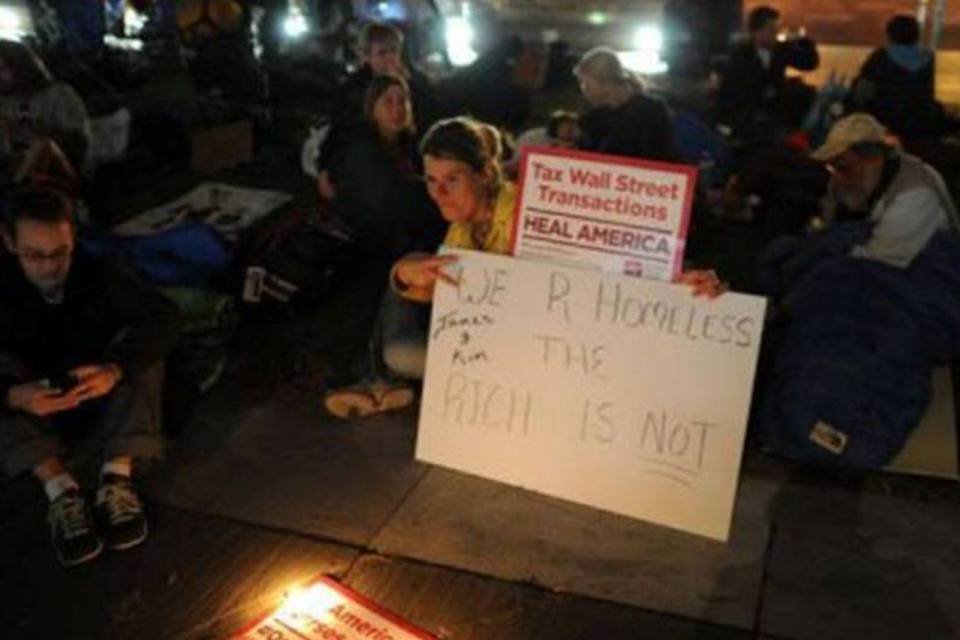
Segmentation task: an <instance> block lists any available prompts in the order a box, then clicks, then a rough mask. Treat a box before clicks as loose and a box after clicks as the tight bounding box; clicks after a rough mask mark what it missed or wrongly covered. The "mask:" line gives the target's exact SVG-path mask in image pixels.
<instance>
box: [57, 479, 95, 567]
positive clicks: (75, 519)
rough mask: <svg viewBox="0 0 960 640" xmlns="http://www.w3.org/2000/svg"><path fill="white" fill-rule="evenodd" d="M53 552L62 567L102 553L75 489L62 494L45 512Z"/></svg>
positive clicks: (87, 510)
mask: <svg viewBox="0 0 960 640" xmlns="http://www.w3.org/2000/svg"><path fill="white" fill-rule="evenodd" d="M47 522H48V523H49V524H50V541H51V542H52V543H53V551H54V553H55V554H56V556H57V560H59V561H60V564H62V565H63V566H65V567H72V566H73V565H76V564H81V563H83V562H87V561H89V560H93V559H94V558H96V557H97V556H98V555H100V552H101V551H103V543H101V542H100V538H98V537H97V534H96V531H94V526H93V518H92V517H91V516H90V510H89V509H88V508H87V502H86V500H84V499H83V496H81V495H80V492H78V491H77V490H76V489H71V490H70V491H66V492H64V493H63V494H62V495H61V496H60V497H59V498H57V499H56V500H54V501H53V502H51V503H50V506H49V507H48V509H47Z"/></svg>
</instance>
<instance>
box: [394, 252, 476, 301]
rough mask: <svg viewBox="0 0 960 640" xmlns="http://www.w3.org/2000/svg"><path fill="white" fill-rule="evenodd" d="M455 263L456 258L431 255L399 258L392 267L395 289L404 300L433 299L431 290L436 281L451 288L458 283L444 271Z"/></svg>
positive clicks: (411, 255)
mask: <svg viewBox="0 0 960 640" xmlns="http://www.w3.org/2000/svg"><path fill="white" fill-rule="evenodd" d="M456 261H457V256H453V255H446V256H435V255H431V254H409V255H406V256H404V257H402V258H400V259H399V260H398V261H397V263H396V264H395V265H394V267H393V278H394V280H395V281H396V285H397V286H396V288H397V289H398V291H399V293H400V294H401V295H403V296H404V297H406V298H410V299H413V300H420V301H429V300H430V299H431V298H432V297H433V288H434V286H435V285H436V283H437V280H441V281H443V282H446V283H448V284H452V285H453V286H458V285H459V284H460V283H459V281H458V280H457V279H456V278H454V277H453V276H451V275H450V274H449V273H447V272H445V271H444V267H447V266H449V265H451V264H453V263H455V262H456Z"/></svg>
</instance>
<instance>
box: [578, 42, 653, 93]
mask: <svg viewBox="0 0 960 640" xmlns="http://www.w3.org/2000/svg"><path fill="white" fill-rule="evenodd" d="M573 73H574V75H576V76H580V75H587V76H590V77H591V78H593V79H594V80H596V81H597V82H599V83H601V84H609V85H617V86H629V87H630V88H631V89H634V90H637V91H639V90H641V89H643V82H642V81H641V80H640V78H639V76H637V74H635V73H633V72H632V71H630V70H629V69H627V68H626V67H624V66H623V64H622V63H621V62H620V57H619V56H617V52H616V51H614V50H613V49H610V48H609V47H595V48H593V49H590V51H587V52H586V53H585V54H583V57H582V58H580V62H578V63H577V65H576V66H575V67H574V68H573Z"/></svg>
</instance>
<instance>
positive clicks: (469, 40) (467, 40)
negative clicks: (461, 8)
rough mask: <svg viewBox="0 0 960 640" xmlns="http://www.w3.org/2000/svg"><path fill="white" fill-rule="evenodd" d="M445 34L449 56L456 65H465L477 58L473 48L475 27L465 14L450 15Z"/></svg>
mask: <svg viewBox="0 0 960 640" xmlns="http://www.w3.org/2000/svg"><path fill="white" fill-rule="evenodd" d="M444 34H445V35H446V39H447V57H449V58H450V63H451V64H453V65H454V66H456V67H465V66H467V65H468V64H472V63H473V61H474V60H476V59H477V52H476V51H475V50H474V48H473V36H474V33H473V27H471V26H470V21H469V20H467V19H466V18H465V17H463V16H450V17H449V18H447V19H446V23H445V26H444Z"/></svg>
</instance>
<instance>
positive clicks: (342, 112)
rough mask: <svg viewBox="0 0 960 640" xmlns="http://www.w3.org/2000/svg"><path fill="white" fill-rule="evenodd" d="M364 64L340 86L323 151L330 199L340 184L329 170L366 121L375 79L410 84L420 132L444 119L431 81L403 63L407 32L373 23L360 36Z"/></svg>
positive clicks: (323, 186) (324, 191) (323, 179)
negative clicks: (366, 103)
mask: <svg viewBox="0 0 960 640" xmlns="http://www.w3.org/2000/svg"><path fill="white" fill-rule="evenodd" d="M359 48H360V57H361V61H362V64H361V66H360V68H359V69H357V70H356V71H354V72H353V73H351V74H350V75H349V76H347V78H346V79H345V80H344V81H343V83H342V84H341V85H340V89H339V91H338V93H337V97H336V101H335V103H334V105H333V111H332V114H331V130H330V133H329V135H328V136H327V138H326V139H325V140H324V141H323V144H322V145H321V147H320V151H319V160H318V170H319V172H320V177H319V183H318V189H319V191H320V194H321V195H322V196H324V197H326V198H328V199H331V200H332V199H333V198H334V196H335V189H336V184H335V183H334V181H333V180H331V177H330V174H329V171H328V167H329V164H330V163H332V162H333V161H334V158H335V157H336V155H337V154H338V153H340V151H341V150H342V145H343V142H344V140H346V139H347V138H348V137H349V134H350V131H351V130H352V129H353V127H354V126H356V125H357V124H359V123H360V122H361V119H362V113H363V102H364V96H365V95H366V90H367V86H368V85H369V84H370V81H371V80H372V79H373V78H374V76H379V75H398V76H400V77H402V78H403V79H404V80H405V81H406V82H407V86H408V88H409V92H410V102H411V104H412V107H413V113H414V123H415V125H416V127H415V128H416V130H417V131H426V130H427V128H429V126H430V125H431V124H433V123H434V122H436V120H437V119H439V118H440V111H441V107H440V103H439V101H438V99H437V97H436V94H435V92H434V89H433V87H432V86H431V84H430V81H429V80H428V79H427V77H426V76H424V75H423V74H422V73H420V72H419V71H417V70H416V69H414V68H411V67H409V66H408V65H407V64H406V63H405V62H404V60H403V33H401V32H400V30H398V29H396V28H395V27H392V26H390V25H387V24H382V23H379V22H373V23H370V24H368V25H366V27H365V28H364V29H363V32H362V33H361V35H360V43H359Z"/></svg>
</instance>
